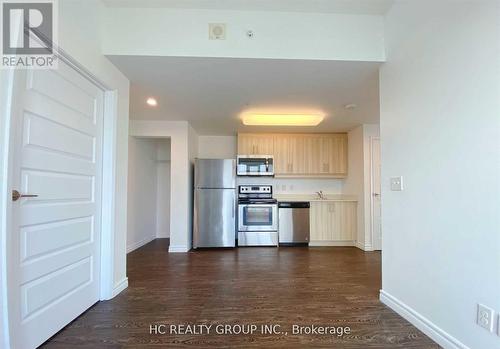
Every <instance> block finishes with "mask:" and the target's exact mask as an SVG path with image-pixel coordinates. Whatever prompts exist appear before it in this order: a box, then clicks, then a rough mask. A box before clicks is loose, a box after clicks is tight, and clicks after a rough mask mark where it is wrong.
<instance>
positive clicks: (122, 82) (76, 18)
mask: <svg viewBox="0 0 500 349" xmlns="http://www.w3.org/2000/svg"><path fill="white" fill-rule="evenodd" d="M58 3H59V45H60V46H61V47H62V48H63V50H64V51H66V52H67V53H68V54H69V55H70V56H71V57H73V58H74V59H75V60H77V61H78V62H79V63H80V64H81V65H82V66H84V67H85V68H86V69H88V70H89V71H90V72H91V73H92V74H94V75H95V76H96V77H97V78H98V79H100V80H101V81H103V82H104V83H105V84H106V85H107V86H108V87H109V88H110V89H112V90H115V91H116V92H117V97H118V109H117V114H118V117H117V120H116V125H117V130H116V134H115V139H114V144H113V145H114V152H115V156H116V159H115V163H114V167H115V177H114V186H115V188H114V194H115V195H114V198H115V202H114V211H115V215H114V220H113V223H112V225H113V227H114V236H113V242H114V262H113V263H112V265H111V266H110V267H111V268H112V269H113V270H112V274H113V275H112V277H113V283H114V290H113V295H116V293H118V292H119V291H121V290H122V289H123V288H124V287H126V283H127V277H126V231H127V175H126V174H127V161H128V154H127V152H128V108H129V81H128V79H127V78H126V77H125V76H124V75H123V74H122V73H121V72H120V71H119V70H118V69H117V68H116V67H115V66H114V65H113V64H112V63H111V62H110V61H109V60H108V59H107V58H106V57H104V56H103V54H102V50H101V31H100V29H101V13H102V10H103V5H102V3H101V1H99V0H70V1H59V2H58Z"/></svg>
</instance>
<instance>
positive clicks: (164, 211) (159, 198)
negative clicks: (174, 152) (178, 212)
mask: <svg viewBox="0 0 500 349" xmlns="http://www.w3.org/2000/svg"><path fill="white" fill-rule="evenodd" d="M156 146H157V159H156V160H157V165H156V166H157V169H156V170H157V172H156V179H157V182H156V183H157V184H156V187H157V188H156V190H157V195H156V237H157V238H168V237H170V180H171V178H170V139H167V140H157V141H156Z"/></svg>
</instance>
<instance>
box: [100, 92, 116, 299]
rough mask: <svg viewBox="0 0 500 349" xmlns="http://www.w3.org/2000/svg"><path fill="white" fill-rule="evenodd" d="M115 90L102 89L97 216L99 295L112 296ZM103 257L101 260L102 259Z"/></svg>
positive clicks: (101, 297)
mask: <svg viewBox="0 0 500 349" xmlns="http://www.w3.org/2000/svg"><path fill="white" fill-rule="evenodd" d="M117 104H118V92H117V91H105V92H104V124H103V129H104V131H103V144H102V148H103V152H102V187H103V189H104V188H108V189H107V190H103V192H102V214H101V216H102V218H101V285H100V287H101V290H100V299H101V300H107V299H111V298H113V297H114V296H113V295H112V294H113V279H114V269H115V263H114V261H115V259H114V249H115V219H114V217H115V199H116V198H115V192H116V191H115V189H116V161H115V159H116V128H117V124H116V120H117V118H118V113H117ZM103 261H105V262H104V263H103Z"/></svg>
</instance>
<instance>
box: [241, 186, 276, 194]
mask: <svg viewBox="0 0 500 349" xmlns="http://www.w3.org/2000/svg"><path fill="white" fill-rule="evenodd" d="M238 192H239V193H240V194H272V192H273V186H272V185H240V186H239V187H238Z"/></svg>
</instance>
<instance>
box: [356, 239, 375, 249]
mask: <svg viewBox="0 0 500 349" xmlns="http://www.w3.org/2000/svg"><path fill="white" fill-rule="evenodd" d="M355 246H356V247H357V248H359V249H360V250H363V251H365V252H371V251H373V247H372V245H368V244H367V245H365V244H362V243H360V242H358V241H356V244H355Z"/></svg>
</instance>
